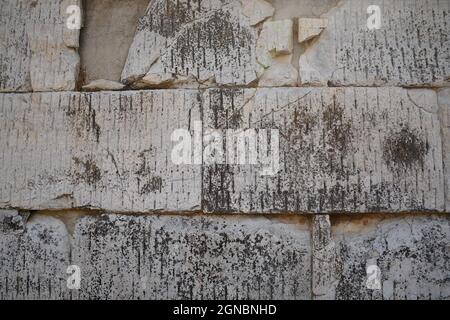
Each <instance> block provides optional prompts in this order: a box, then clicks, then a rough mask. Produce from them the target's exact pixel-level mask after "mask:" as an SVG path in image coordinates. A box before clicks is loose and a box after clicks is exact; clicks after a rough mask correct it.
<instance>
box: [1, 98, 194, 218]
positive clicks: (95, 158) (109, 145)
mask: <svg viewBox="0 0 450 320" xmlns="http://www.w3.org/2000/svg"><path fill="white" fill-rule="evenodd" d="M0 97H1V101H2V105H1V108H2V109H1V111H2V112H1V113H0V115H1V118H0V119H1V125H0V137H1V139H0V147H1V154H0V161H1V164H2V166H1V167H0V180H1V181H2V182H3V183H1V184H0V205H1V206H2V207H17V208H27V209H49V208H54V209H65V208H72V207H77V208H79V207H89V208H100V209H109V210H112V211H133V212H142V211H149V210H167V211H184V210H186V211H191V210H199V209H200V190H201V178H200V177H201V173H200V168H199V166H195V165H185V166H183V165H182V166H176V165H175V164H174V163H173V162H172V159H171V152H172V147H173V145H174V143H173V142H172V141H171V134H172V132H173V131H174V130H175V129H178V128H181V129H186V130H188V129H189V128H191V129H192V128H194V126H193V122H194V121H198V120H200V100H199V94H198V92H196V91H189V90H185V91H175V90H164V91H155V92H152V91H147V92H122V93H92V94H88V93H85V94H80V93H40V94H38V93H35V94H20V95H14V94H3V95H0Z"/></svg>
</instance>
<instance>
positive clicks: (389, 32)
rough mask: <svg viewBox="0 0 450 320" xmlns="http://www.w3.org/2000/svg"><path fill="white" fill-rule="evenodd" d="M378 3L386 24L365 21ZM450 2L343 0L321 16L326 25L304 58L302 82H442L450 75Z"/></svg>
mask: <svg viewBox="0 0 450 320" xmlns="http://www.w3.org/2000/svg"><path fill="white" fill-rule="evenodd" d="M370 5H379V6H380V8H381V10H382V15H381V17H382V26H381V29H379V30H369V29H368V27H367V19H368V17H369V15H368V14H367V8H368V7H369V6H370ZM449 6H450V3H449V2H448V1H439V0H414V1H381V0H375V1H372V0H370V1H369V0H345V1H342V2H341V3H340V4H339V5H338V6H337V7H336V8H334V9H332V10H330V11H329V12H328V13H327V14H325V15H324V16H323V17H324V18H327V19H328V20H329V23H328V26H329V27H328V28H326V29H325V31H324V32H322V34H321V36H320V38H319V39H318V41H317V42H316V43H314V44H313V45H311V46H310V47H309V48H308V49H307V50H306V52H305V53H304V54H303V55H302V56H301V58H300V63H299V64H300V67H299V68H300V70H299V72H300V79H301V82H302V84H303V85H306V84H320V85H326V84H327V83H329V84H332V85H358V86H378V85H395V86H397V85H398V86H416V85H417V86H424V85H442V84H443V82H444V81H445V80H448V78H449V75H450V61H449V59H448V56H449V54H450V51H449V50H450V43H449V41H450V40H449V37H448V34H449V33H450V24H449V23H448V16H449V14H450V9H449Z"/></svg>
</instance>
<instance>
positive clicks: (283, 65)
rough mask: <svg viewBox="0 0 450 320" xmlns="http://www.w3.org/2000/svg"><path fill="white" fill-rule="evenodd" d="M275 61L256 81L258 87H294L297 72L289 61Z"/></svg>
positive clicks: (296, 80)
mask: <svg viewBox="0 0 450 320" xmlns="http://www.w3.org/2000/svg"><path fill="white" fill-rule="evenodd" d="M289 60H290V57H289V59H288V61H275V62H274V63H273V64H272V65H271V66H270V67H269V68H268V69H267V71H266V72H264V74H263V75H262V76H261V79H260V80H259V82H258V85H259V86H260V87H295V86H296V85H297V82H298V72H297V69H295V68H294V67H293V66H292V64H291V62H290V61H289Z"/></svg>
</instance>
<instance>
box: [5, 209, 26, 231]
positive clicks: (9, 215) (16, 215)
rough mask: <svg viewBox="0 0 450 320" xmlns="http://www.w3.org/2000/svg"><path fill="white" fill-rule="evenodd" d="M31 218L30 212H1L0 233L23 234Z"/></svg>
mask: <svg viewBox="0 0 450 320" xmlns="http://www.w3.org/2000/svg"><path fill="white" fill-rule="evenodd" d="M29 216H30V213H29V212H18V211H16V210H0V232H2V233H13V232H22V231H23V230H24V229H25V224H26V222H27V219H28V217H29Z"/></svg>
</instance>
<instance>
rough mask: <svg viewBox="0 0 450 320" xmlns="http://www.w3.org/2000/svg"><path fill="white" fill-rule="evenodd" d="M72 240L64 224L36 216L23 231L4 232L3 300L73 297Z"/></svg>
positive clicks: (0, 236) (0, 253)
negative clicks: (70, 287)
mask: <svg viewBox="0 0 450 320" xmlns="http://www.w3.org/2000/svg"><path fill="white" fill-rule="evenodd" d="M69 256H70V239H69V235H68V233H67V230H66V228H65V226H64V224H63V223H62V222H61V221H59V220H57V219H53V218H49V217H44V216H37V217H33V218H32V219H31V220H30V221H29V222H28V223H27V224H26V228H25V229H23V230H22V232H20V233H16V232H14V233H11V232H9V233H0V300H21V299H25V300H29V299H33V300H34V299H38V300H41V299H42V300H48V299H51V300H54V299H55V300H56V299H69V298H70V292H69V291H68V290H67V277H68V275H67V274H66V270H67V267H68V266H69V264H70V263H69Z"/></svg>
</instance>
